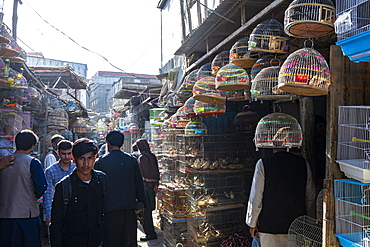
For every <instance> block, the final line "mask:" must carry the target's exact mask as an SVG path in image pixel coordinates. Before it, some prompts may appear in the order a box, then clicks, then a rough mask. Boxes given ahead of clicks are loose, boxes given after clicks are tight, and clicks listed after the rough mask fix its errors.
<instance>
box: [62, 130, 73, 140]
mask: <svg viewBox="0 0 370 247" xmlns="http://www.w3.org/2000/svg"><path fill="white" fill-rule="evenodd" d="M60 134H61V135H62V136H63V137H64V138H65V139H67V140H69V141H71V140H72V138H73V133H72V131H70V130H62V131H60Z"/></svg>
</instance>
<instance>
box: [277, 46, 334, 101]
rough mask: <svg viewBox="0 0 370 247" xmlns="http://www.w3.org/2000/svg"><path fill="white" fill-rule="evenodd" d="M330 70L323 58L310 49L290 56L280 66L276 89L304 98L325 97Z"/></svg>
mask: <svg viewBox="0 0 370 247" xmlns="http://www.w3.org/2000/svg"><path fill="white" fill-rule="evenodd" d="M329 85H330V70H329V66H328V64H327V63H326V61H325V58H324V57H323V56H322V55H321V54H320V53H319V52H318V51H316V50H314V49H312V48H307V47H305V48H302V49H300V50H297V51H295V52H293V53H292V54H290V55H289V56H288V58H287V59H286V60H285V62H284V63H283V65H282V66H281V69H280V73H279V84H278V88H279V89H281V90H283V91H287V92H290V93H294V94H297V95H305V96H320V95H327V94H328V88H329Z"/></svg>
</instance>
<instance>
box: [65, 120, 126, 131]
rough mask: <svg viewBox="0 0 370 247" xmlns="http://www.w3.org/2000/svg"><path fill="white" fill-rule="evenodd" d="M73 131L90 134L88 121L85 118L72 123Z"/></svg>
mask: <svg viewBox="0 0 370 247" xmlns="http://www.w3.org/2000/svg"><path fill="white" fill-rule="evenodd" d="M71 127H72V131H73V132H74V133H81V134H83V133H87V132H89V128H88V126H87V123H86V120H85V119H83V118H77V119H76V120H75V121H73V122H72V123H71ZM127 131H128V132H129V131H130V130H129V128H127Z"/></svg>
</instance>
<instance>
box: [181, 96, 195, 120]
mask: <svg viewBox="0 0 370 247" xmlns="http://www.w3.org/2000/svg"><path fill="white" fill-rule="evenodd" d="M194 104H195V99H194V98H193V97H190V98H189V99H188V100H187V101H186V102H185V104H184V115H185V117H187V118H195V117H197V115H196V114H195V112H194Z"/></svg>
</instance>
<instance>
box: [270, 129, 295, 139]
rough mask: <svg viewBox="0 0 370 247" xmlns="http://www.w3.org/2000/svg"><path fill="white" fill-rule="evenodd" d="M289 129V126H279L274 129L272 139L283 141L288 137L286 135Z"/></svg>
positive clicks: (289, 131)
mask: <svg viewBox="0 0 370 247" xmlns="http://www.w3.org/2000/svg"><path fill="white" fill-rule="evenodd" d="M291 131H292V128H290V127H289V126H286V127H281V128H280V129H278V130H277V131H276V134H275V135H274V137H273V138H272V139H273V140H275V141H285V140H286V139H288V136H289V134H290V133H291Z"/></svg>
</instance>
